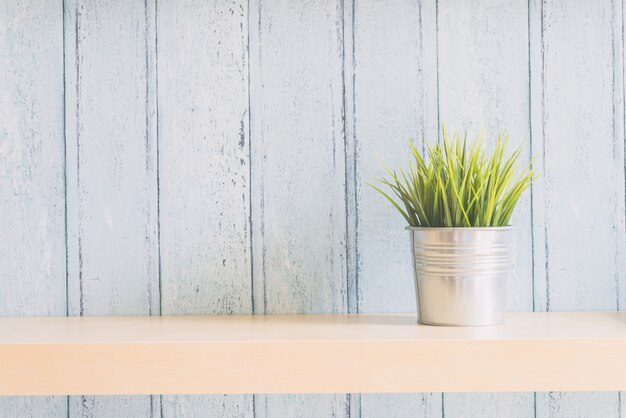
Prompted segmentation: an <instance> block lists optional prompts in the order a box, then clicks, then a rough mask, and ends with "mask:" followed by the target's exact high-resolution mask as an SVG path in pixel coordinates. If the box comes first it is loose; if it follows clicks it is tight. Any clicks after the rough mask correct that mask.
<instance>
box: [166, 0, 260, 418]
mask: <svg viewBox="0 0 626 418" xmlns="http://www.w3.org/2000/svg"><path fill="white" fill-rule="evenodd" d="M157 13H158V16H157V22H158V27H157V36H158V80H159V84H158V88H159V91H158V106H159V107H158V109H159V110H158V111H159V130H158V131H159V202H160V206H159V208H160V210H159V213H160V218H159V219H160V221H159V225H160V253H161V289H162V291H161V306H162V311H161V312H162V314H163V315H181V314H183V315H184V314H242V313H251V312H252V280H251V259H250V258H251V254H250V253H251V251H250V221H249V217H250V199H249V196H250V180H249V178H250V165H249V134H248V125H249V123H248V53H247V48H248V5H247V2H246V1H243V0H236V1H230V2H203V1H198V0H187V1H180V2H160V3H159V4H158V10H157ZM252 414H253V412H252V395H241V396H232V395H231V396H225V395H212V396H164V397H163V416H164V417H174V416H177V417H178V416H180V417H188V416H198V417H200V416H215V417H217V416H220V417H251V416H252Z"/></svg>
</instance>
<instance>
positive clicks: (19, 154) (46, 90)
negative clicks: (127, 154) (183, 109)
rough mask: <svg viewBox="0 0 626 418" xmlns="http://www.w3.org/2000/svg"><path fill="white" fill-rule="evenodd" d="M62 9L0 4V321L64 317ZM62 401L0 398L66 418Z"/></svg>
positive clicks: (12, 408) (16, 412)
mask: <svg viewBox="0 0 626 418" xmlns="http://www.w3.org/2000/svg"><path fill="white" fill-rule="evenodd" d="M63 169H64V155H63V8H62V4H61V2H60V1H54V0H53V1H44V2H40V1H24V2H13V1H8V0H6V1H0V234H1V235H2V237H3V239H2V240H1V241H0V254H1V256H0V316H22V315H65V212H64V206H65V195H64V174H63ZM66 414H67V409H66V398H65V397H37V398H31V397H19V398H8V397H3V398H0V417H6V418H13V417H23V416H31V417H64V416H66Z"/></svg>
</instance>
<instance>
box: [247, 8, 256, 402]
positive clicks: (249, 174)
mask: <svg viewBox="0 0 626 418" xmlns="http://www.w3.org/2000/svg"><path fill="white" fill-rule="evenodd" d="M246 14H247V16H246V19H247V33H246V36H247V39H246V60H247V62H248V75H247V76H248V80H247V82H248V103H247V104H248V227H249V228H250V236H249V249H250V304H251V308H252V314H255V313H256V311H255V308H254V251H253V244H252V242H253V241H252V240H253V233H254V230H253V227H252V99H251V95H252V93H251V92H250V87H251V76H250V0H248V1H247V10H246ZM252 399H253V401H252V402H253V411H254V395H252Z"/></svg>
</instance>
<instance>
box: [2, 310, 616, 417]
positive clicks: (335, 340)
mask: <svg viewBox="0 0 626 418" xmlns="http://www.w3.org/2000/svg"><path fill="white" fill-rule="evenodd" d="M625 323H626V312H573V313H557V312H549V313H546V312H541V313H513V314H509V315H508V316H507V318H506V322H505V324H504V325H501V326H495V327H476V328H469V327H468V328H462V327H431V326H426V325H417V324H416V323H415V321H414V317H413V315H412V314H404V315H398V314H395V315H382V314H375V315H365V314H360V315H343V314H342V315H267V316H266V315H246V316H228V315H219V316H192V317H189V316H178V317H136V316H135V317H113V318H112V317H96V318H89V317H87V318H85V317H82V318H80V317H79V318H75V317H74V318H65V317H61V318H4V319H0V367H1V369H2V370H3V373H2V375H0V394H9V395H11V394H67V393H69V394H77V393H83V394H124V393H130V394H143V393H164V394H179V393H196V394H197V393H285V392H291V393H336V392H347V391H352V392H366V393H372V392H373V393H388V392H420V391H429V390H433V391H442V390H446V391H453V392H455V391H487V392H489V391H494V390H499V391H528V390H559V389H562V390H599V391H602V390H616V389H624V388H626V327H624V324H625ZM15 330H17V332H16V331H15ZM10 331H13V332H12V333H11V332H10ZM607 358H609V359H611V361H607ZM331 375H332V376H333V378H329V377H328V376H331ZM288 398H289V399H290V400H291V402H288V403H287V405H286V406H285V409H286V411H287V412H286V413H285V415H284V416H293V415H296V416H300V415H313V414H317V415H318V416H319V415H322V416H326V415H331V414H332V413H333V411H335V412H336V410H333V409H332V407H333V405H332V404H331V403H328V402H325V401H324V399H323V398H322V396H316V398H318V401H319V403H321V404H322V405H324V406H325V408H324V409H317V410H313V409H310V408H307V405H304V404H302V403H301V402H299V401H300V399H299V398H300V396H296V395H291V396H289V397H288ZM311 398H312V397H311ZM277 402H282V400H281V399H277ZM266 404H269V402H267V403H266ZM390 406H391V405H390ZM395 406H396V407H397V406H398V404H396V405H395ZM217 412H219V411H217ZM281 416H283V415H281Z"/></svg>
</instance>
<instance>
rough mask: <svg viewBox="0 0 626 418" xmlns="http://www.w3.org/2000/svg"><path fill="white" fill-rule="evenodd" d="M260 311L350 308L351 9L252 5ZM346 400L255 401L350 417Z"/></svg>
mask: <svg viewBox="0 0 626 418" xmlns="http://www.w3.org/2000/svg"><path fill="white" fill-rule="evenodd" d="M249 19H250V20H249V21H250V74H251V80H250V83H251V87H250V97H251V130H252V136H251V138H250V141H251V146H252V154H251V157H252V173H253V175H252V237H253V260H254V261H253V277H254V309H255V312H257V313H267V314H271V313H286V312H289V313H314V312H345V311H346V310H347V272H346V203H345V152H344V148H345V137H344V129H343V123H344V120H343V78H342V71H343V60H342V57H343V3H341V2H339V1H334V0H327V1H320V2H307V3H292V2H280V1H276V0H268V1H253V2H251V3H250V18H249ZM348 404H349V403H348V399H347V397H346V396H345V395H337V396H308V395H297V396H289V397H270V398H267V397H264V396H257V397H256V399H255V415H256V416H257V417H263V416H266V417H274V416H289V415H290V414H291V413H292V412H293V413H295V412H296V411H298V412H297V413H302V414H304V415H303V416H309V415H310V416H316V414H317V416H319V413H320V412H317V413H316V411H322V412H321V413H322V415H323V416H327V415H333V416H346V414H347V412H346V410H347V408H348Z"/></svg>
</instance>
